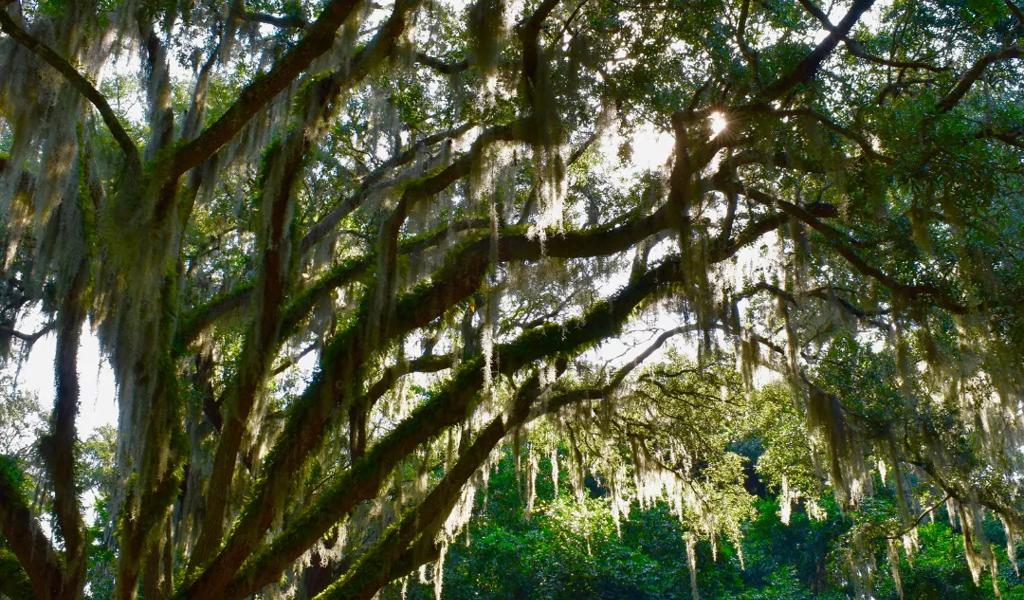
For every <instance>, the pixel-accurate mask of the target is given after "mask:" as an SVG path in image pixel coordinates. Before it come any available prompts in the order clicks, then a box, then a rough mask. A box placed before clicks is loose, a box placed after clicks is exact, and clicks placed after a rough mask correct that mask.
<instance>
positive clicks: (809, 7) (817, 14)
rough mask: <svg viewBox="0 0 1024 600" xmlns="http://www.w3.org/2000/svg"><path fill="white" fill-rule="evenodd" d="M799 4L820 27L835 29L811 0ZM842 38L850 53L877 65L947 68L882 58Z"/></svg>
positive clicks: (940, 69)
mask: <svg viewBox="0 0 1024 600" xmlns="http://www.w3.org/2000/svg"><path fill="white" fill-rule="evenodd" d="M800 4H801V5H802V6H803V7H804V9H805V10H806V11H807V12H809V13H811V15H812V16H814V18H815V19H817V20H818V22H819V23H821V25H822V27H824V28H825V30H826V31H836V29H837V28H836V26H835V25H833V24H832V22H831V21H829V20H828V15H826V14H825V12H824V11H822V10H821V9H820V8H818V6H817V5H816V4H815V3H814V2H813V1H812V0H800ZM842 39H843V44H845V45H846V50H847V51H848V52H849V53H850V54H852V55H853V56H856V57H857V58H860V59H863V60H866V61H868V62H872V63H875V64H879V65H885V66H887V67H894V68H897V69H922V70H925V71H933V72H936V73H942V72H944V71H948V70H949V67H937V66H935V65H933V64H930V63H926V62H923V61H917V60H892V59H889V58H882V57H881V56H875V55H874V54H871V53H869V52H868V51H867V50H865V49H864V44H863V43H862V42H860V41H858V40H855V39H853V38H851V37H849V35H846V34H844V35H843V38H842Z"/></svg>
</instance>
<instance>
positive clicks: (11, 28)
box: [0, 7, 140, 169]
mask: <svg viewBox="0 0 1024 600" xmlns="http://www.w3.org/2000/svg"><path fill="white" fill-rule="evenodd" d="M0 30H3V31H4V33H6V34H7V35H9V36H11V38H12V39H13V40H14V41H16V42H18V43H19V44H21V45H22V46H24V47H25V48H26V49H27V50H29V51H30V52H32V53H33V54H35V55H36V56H38V57H39V58H41V59H43V61H45V62H46V63H47V64H48V65H50V66H51V67H53V68H54V69H56V70H57V71H58V72H59V73H60V74H61V75H63V76H64V78H65V79H67V81H68V83H70V84H71V86H72V87H73V88H75V89H76V90H77V91H78V93H80V94H82V96H84V97H85V99H86V100H88V101H89V102H90V103H91V104H92V105H93V106H94V107H96V110H98V111H99V113H100V117H102V119H103V123H104V124H106V126H107V129H109V130H110V133H111V134H112V135H113V136H114V140H115V141H116V142H117V145H118V146H119V147H120V148H121V152H122V153H123V154H124V157H125V159H126V160H127V161H128V164H129V165H130V166H131V167H132V168H136V169H137V168H138V167H139V165H140V162H139V149H138V148H137V147H136V146H135V142H133V141H132V138H131V136H129V135H128V132H127V131H125V129H124V125H122V124H121V121H120V120H119V119H118V118H117V115H115V114H114V110H113V109H112V108H110V104H109V103H108V102H107V99H106V98H105V97H104V96H103V94H101V93H100V92H99V90H97V89H96V88H95V87H94V86H93V84H92V83H90V82H89V80H88V79H86V78H85V77H84V76H83V75H82V74H81V73H79V72H78V71H77V70H76V69H75V68H74V67H73V66H71V63H69V62H68V61H67V60H65V59H64V58H63V57H62V56H60V55H59V54H57V52H56V51H54V50H53V49H52V48H50V47H49V46H47V45H46V44H44V43H42V42H41V41H39V40H37V39H36V38H34V37H32V35H31V34H30V33H28V32H27V31H25V30H24V29H22V28H21V27H19V26H18V24H17V23H15V22H14V19H12V18H11V15H10V14H8V12H7V11H6V10H5V9H4V8H3V7H0Z"/></svg>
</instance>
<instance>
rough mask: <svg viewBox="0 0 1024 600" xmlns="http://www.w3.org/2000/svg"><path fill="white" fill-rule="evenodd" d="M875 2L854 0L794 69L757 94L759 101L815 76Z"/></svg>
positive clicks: (779, 94)
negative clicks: (829, 30) (842, 15)
mask: <svg viewBox="0 0 1024 600" xmlns="http://www.w3.org/2000/svg"><path fill="white" fill-rule="evenodd" d="M872 4H874V0H854V2H853V6H851V7H850V11H849V12H848V13H846V16H845V17H843V19H842V20H841V21H839V24H838V25H836V26H835V28H834V29H833V30H832V31H831V32H830V33H829V34H828V35H827V36H825V39H823V40H822V41H821V42H820V43H819V44H818V45H817V46H816V47H815V48H814V50H812V51H811V52H810V54H808V55H807V56H805V57H804V59H803V60H801V61H800V63H799V64H797V65H796V67H794V68H793V70H792V71H790V72H788V73H786V74H785V75H783V76H782V77H780V78H778V79H776V80H775V81H774V82H772V83H771V84H769V85H768V86H767V87H765V88H764V89H762V90H761V91H760V92H759V93H758V94H757V101H758V102H761V103H764V102H771V101H772V100H777V99H779V98H781V97H782V96H784V95H785V94H786V93H788V92H789V90H790V89H792V88H793V87H794V86H796V85H797V84H800V83H803V82H805V81H807V80H809V79H810V78H812V77H814V74H815V73H816V72H817V71H818V67H820V66H821V63H823V62H824V61H825V59H826V58H828V56H829V54H831V53H832V51H833V50H835V48H836V46H837V45H838V44H839V42H840V41H842V40H843V39H844V38H845V37H846V36H847V35H849V33H850V30H852V29H853V26H854V25H855V24H856V23H857V21H858V20H860V17H861V15H862V14H864V12H865V11H867V10H868V9H869V8H871V5H872Z"/></svg>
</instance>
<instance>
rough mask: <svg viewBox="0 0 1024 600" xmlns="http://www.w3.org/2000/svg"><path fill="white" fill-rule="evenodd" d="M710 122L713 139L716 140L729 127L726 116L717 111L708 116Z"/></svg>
mask: <svg viewBox="0 0 1024 600" xmlns="http://www.w3.org/2000/svg"><path fill="white" fill-rule="evenodd" d="M708 120H709V121H711V139H715V138H716V137H717V136H718V134H719V133H722V132H723V131H724V130H725V127H726V126H727V125H728V122H727V121H726V120H725V114H724V113H721V112H719V111H717V110H716V111H715V112H713V113H711V115H709V116H708Z"/></svg>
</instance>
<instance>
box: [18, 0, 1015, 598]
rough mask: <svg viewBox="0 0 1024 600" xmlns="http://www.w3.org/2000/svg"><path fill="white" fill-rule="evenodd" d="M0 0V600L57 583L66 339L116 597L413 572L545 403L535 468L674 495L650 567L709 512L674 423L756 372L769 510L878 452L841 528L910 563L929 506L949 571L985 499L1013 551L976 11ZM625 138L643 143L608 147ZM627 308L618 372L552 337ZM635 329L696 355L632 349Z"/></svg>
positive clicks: (726, 466)
mask: <svg viewBox="0 0 1024 600" xmlns="http://www.w3.org/2000/svg"><path fill="white" fill-rule="evenodd" d="M0 4H3V7H2V8H0V30H2V32H3V36H2V37H0V73H2V78H0V144H2V146H0V147H2V148H3V150H4V152H5V154H3V156H2V158H0V215H2V222H3V224H4V229H3V232H2V243H3V249H4V259H3V260H4V263H3V265H4V266H3V285H2V289H0V301H2V305H0V317H2V322H0V340H2V341H3V344H4V348H5V349H6V350H7V351H8V359H7V360H10V361H17V360H18V359H19V358H22V357H24V356H25V355H26V349H27V347H28V346H30V345H31V343H32V342H33V341H34V340H36V339H38V338H39V337H40V336H41V335H45V334H47V333H49V332H51V331H52V332H54V333H55V336H56V355H55V356H54V379H55V402H54V407H53V411H52V416H51V417H50V422H49V425H48V429H47V430H46V432H45V433H44V434H43V435H41V436H40V439H39V440H38V443H37V448H38V453H39V456H40V457H41V460H42V464H41V466H42V469H41V470H40V471H39V472H38V473H37V475H36V476H30V475H31V474H27V473H26V468H27V466H26V464H25V462H24V461H21V462H19V461H17V460H14V459H5V462H4V463H3V468H2V479H0V534H2V538H0V540H2V546H0V550H2V553H0V558H2V560H3V567H2V568H3V570H2V571H0V573H4V574H5V577H4V587H3V589H2V590H0V593H3V594H6V595H9V596H17V595H24V594H34V595H36V596H38V597H46V598H49V597H54V598H73V597H78V596H81V595H82V594H83V593H84V590H85V589H86V586H87V584H89V589H90V590H92V589H93V588H94V587H95V586H98V585H99V584H98V582H95V581H90V578H91V577H92V576H93V575H95V571H94V570H87V563H88V562H89V561H88V560H87V559H88V557H89V553H90V550H89V548H90V545H92V544H93V543H94V542H95V540H93V539H92V538H93V536H91V535H90V534H89V533H88V531H87V529H86V525H85V517H84V512H83V499H82V496H81V493H80V492H81V489H80V488H81V487H82V485H83V484H82V482H81V478H80V474H79V473H76V464H78V463H79V462H80V461H78V458H80V457H79V456H78V455H79V453H80V449H79V448H78V446H77V445H76V440H77V433H76V415H77V413H78V400H79V381H78V372H77V368H76V366H77V363H78V347H79V342H80V337H81V335H82V331H83V325H86V324H88V325H91V326H92V327H93V328H94V329H95V331H96V333H97V335H98V336H99V339H100V341H101V344H102V347H103V349H104V352H105V353H106V356H107V357H108V358H109V360H110V362H111V365H112V367H113V369H114V372H115V376H116V379H117V385H118V398H117V400H118V406H119V415H118V426H117V435H116V438H117V441H116V443H117V448H116V472H115V474H114V476H113V478H112V481H111V482H110V483H109V485H107V487H108V488H110V489H108V490H107V493H108V495H109V511H110V515H111V532H110V535H109V538H110V539H109V547H110V549H111V550H112V551H113V559H112V560H113V563H114V564H113V566H112V568H111V572H110V574H109V576H110V577H111V578H112V580H113V582H114V589H113V594H114V595H115V596H116V597H118V598H130V597H134V596H137V595H142V596H143V597H145V598H159V597H178V598H242V597H247V596H251V595H254V594H264V595H273V594H274V593H278V592H283V593H286V594H293V593H297V592H296V590H297V589H298V586H299V585H300V583H301V584H302V586H303V587H302V590H303V593H304V594H309V595H317V597H323V598H350V597H352V598H357V597H358V598H369V597H372V596H373V595H374V594H375V593H376V592H377V591H378V590H380V589H381V588H382V586H385V585H387V584H388V583H389V582H391V581H393V580H395V579H398V578H401V577H404V576H406V575H408V574H409V573H411V572H413V571H415V570H416V569H417V568H418V567H420V566H421V565H424V564H427V563H435V564H439V563H441V562H442V561H443V556H444V549H445V547H446V545H447V543H448V541H449V540H450V539H451V538H452V536H454V535H455V534H456V533H457V532H458V531H459V530H460V527H461V525H462V524H463V523H464V521H465V519H466V518H467V517H468V516H469V514H470V513H471V511H472V505H473V502H472V499H473V494H474V490H476V489H478V488H483V487H485V486H486V474H487V472H488V462H489V460H491V458H492V457H493V456H494V454H495V449H496V448H497V447H499V446H500V445H501V444H503V443H506V442H509V441H511V442H512V443H513V445H515V446H516V447H517V448H518V449H519V451H520V452H521V453H523V454H522V459H521V460H522V462H523V463H524V465H525V466H524V468H525V469H531V468H535V467H531V466H530V465H531V464H533V465H535V464H536V463H535V456H536V452H539V451H541V449H543V448H550V447H552V444H551V443H550V442H544V441H543V440H541V439H540V438H539V437H537V436H541V434H542V433H543V432H545V431H546V432H548V433H547V434H546V435H549V436H556V437H558V439H567V440H569V441H570V442H571V444H570V445H571V447H573V448H575V450H574V451H572V452H570V453H569V456H565V457H564V459H565V460H569V461H571V462H572V464H573V465H575V466H573V467H572V470H573V472H574V473H576V475H575V476H574V479H575V480H576V485H577V486H579V485H581V483H580V481H581V480H582V473H584V472H585V471H590V472H593V473H595V474H598V475H600V476H602V477H604V478H605V479H608V480H610V481H612V482H614V483H613V485H614V489H615V494H614V495H615V498H616V500H615V501H616V502H621V503H624V506H626V507H628V504H629V502H630V500H631V499H640V500H641V501H643V502H648V501H652V500H653V498H655V497H659V498H663V499H666V500H668V501H669V503H670V504H674V505H676V506H677V507H678V513H679V515H680V516H681V518H684V519H689V521H688V522H689V523H690V524H691V525H692V527H691V528H690V532H691V533H690V534H688V535H689V537H688V538H687V540H688V541H687V545H688V547H690V548H691V552H690V554H691V556H692V554H693V553H692V544H693V543H694V541H695V540H696V539H697V538H698V537H703V538H708V539H710V538H715V537H716V536H717V537H718V538H724V539H734V538H735V537H736V536H737V535H738V534H739V526H738V523H739V522H740V521H741V520H742V518H744V517H743V515H744V514H749V511H748V509H747V508H744V506H746V504H745V502H748V501H746V500H744V499H743V497H742V496H741V495H739V492H738V491H737V490H736V486H735V485H734V484H735V483H736V481H735V474H736V472H737V471H736V470H737V469H738V468H740V466H739V463H738V462H737V461H738V458H737V457H735V456H732V457H731V456H730V455H729V454H728V453H727V452H726V450H727V447H726V444H725V442H726V441H727V438H728V429H727V428H726V429H723V428H722V427H724V426H725V425H724V424H723V423H724V422H722V421H717V420H715V419H708V417H707V415H708V414H709V412H710V413H713V412H714V411H715V410H716V409H715V407H720V406H721V405H723V404H724V405H729V402H730V399H734V400H735V399H738V398H745V399H746V400H745V401H744V403H742V406H744V407H745V408H744V410H746V411H748V412H750V411H755V412H756V411H757V410H758V409H757V407H758V406H759V404H758V402H757V400H758V399H759V398H763V396H759V395H758V394H756V393H752V392H751V393H749V394H748V393H747V392H744V391H742V388H743V387H744V386H746V388H747V389H748V390H752V388H754V387H756V385H757V384H758V382H759V381H760V380H761V375H760V373H762V372H763V369H766V368H767V369H772V370H775V371H777V372H779V373H781V374H782V375H783V376H784V377H785V378H786V380H787V381H788V382H789V391H788V394H789V395H790V396H791V397H792V399H791V402H792V403H793V410H794V411H796V413H795V414H798V415H800V416H801V418H805V419H806V422H802V423H803V425H802V427H803V428H804V429H802V430H799V431H797V428H794V427H793V426H792V424H790V425H788V426H787V427H788V429H785V428H783V429H782V430H777V429H773V430H772V431H776V432H779V433H778V435H780V436H784V435H785V434H786V432H787V431H788V432H789V433H790V434H793V437H791V438H790V439H791V440H799V441H800V442H801V443H795V442H794V443H790V444H788V445H787V444H784V443H780V445H779V446H778V448H779V449H778V452H777V456H776V458H777V459H778V460H777V461H776V463H775V464H776V469H775V471H774V473H775V476H776V477H777V481H778V484H779V485H780V486H781V487H782V489H783V494H784V495H785V496H786V497H787V498H790V499H797V498H800V497H805V498H813V497H814V496H815V493H816V492H817V491H820V490H821V489H822V487H821V486H823V485H825V484H826V482H827V485H829V486H830V488H831V489H832V490H833V491H834V493H835V495H836V497H837V498H838V499H839V500H840V502H841V504H842V505H843V506H844V507H845V508H846V509H848V510H850V511H853V512H854V514H855V511H856V508H857V506H858V505H859V503H860V502H862V501H863V499H864V498H865V497H866V496H867V495H870V494H871V491H872V489H871V488H872V485H873V482H875V481H876V479H875V475H877V474H880V475H881V478H882V480H883V481H885V482H888V485H892V486H895V488H896V489H897V490H898V495H899V497H900V499H901V506H902V507H903V510H902V516H899V517H898V518H895V519H894V520H893V522H892V527H891V528H890V530H889V531H886V532H881V533H879V532H872V531H869V530H868V529H867V528H865V529H864V530H863V535H861V537H862V538H867V537H868V536H870V535H885V536H888V537H889V538H891V539H892V540H902V542H901V543H900V544H899V545H898V547H897V544H892V545H891V551H893V552H911V551H912V550H913V546H914V541H913V540H914V534H913V531H914V525H915V524H916V523H917V522H918V521H919V513H920V512H921V511H926V510H928V509H930V508H933V506H934V503H935V502H937V501H941V502H948V503H949V506H950V510H951V512H952V513H954V514H956V515H957V516H958V521H959V524H960V527H961V530H962V533H963V538H964V543H965V545H966V546H965V547H966V549H967V552H966V555H967V557H968V562H969V564H970V567H971V570H972V573H973V574H974V576H975V578H976V579H977V577H978V576H979V574H980V573H981V572H982V571H983V570H985V569H994V568H995V555H994V553H993V552H992V550H991V547H990V545H989V542H988V541H987V540H986V538H985V536H984V531H983V530H982V529H981V527H980V522H981V519H982V518H983V516H984V515H985V514H986V513H989V514H994V515H997V516H998V517H999V518H1001V519H1002V520H1003V522H1004V523H1005V525H1006V530H1007V535H1008V538H1009V539H1010V548H1009V549H1010V550H1011V552H1010V555H1011V556H1012V555H1013V552H1012V550H1013V546H1014V544H1015V543H1016V541H1017V540H1018V539H1019V536H1020V533H1021V531H1024V513H1022V512H1021V509H1022V499H1021V491H1022V490H1021V489H1020V478H1019V476H1018V475H1019V472H1020V469H1021V467H1022V464H1021V462H1022V460H1021V459H1022V456H1021V453H1020V448H1021V445H1022V444H1021V443H1022V437H1021V433H1022V428H1021V427H1022V424H1024V423H1022V418H1024V415H1022V412H1021V411H1022V406H1021V400H1022V395H1021V394H1022V390H1024V387H1022V385H1024V379H1022V375H1024V373H1022V370H1021V366H1020V365H1021V363H1020V356H1021V351H1022V350H1024V313H1022V310H1021V308H1020V306H1021V303H1020V298H1021V297H1022V295H1024V277H1022V275H1024V271H1022V266H1024V249H1022V246H1021V244H1020V239H1021V234H1022V225H1024V218H1022V217H1024V214H1022V211H1024V202H1022V200H1024V198H1022V194H1021V190H1022V189H1024V188H1022V184H1024V166H1022V165H1024V163H1022V158H1024V154H1022V152H1024V104H1022V103H1021V102H1020V98H1021V97H1024V89H1022V88H1024V85H1022V84H1024V78H1022V71H1021V68H1020V67H1021V64H1020V59H1021V54H1022V34H1024V13H1022V10H1021V8H1020V7H1019V6H1018V5H1017V4H1015V3H1014V2H1013V1H1012V0H969V1H963V2H958V1H924V2H921V1H914V2H911V1H905V0H893V1H892V2H886V3H882V2H877V3H876V2H873V1H872V0H853V1H851V2H839V3H831V5H828V6H826V5H823V4H819V3H817V2H816V1H814V0H799V2H782V1H775V0H762V1H759V2H751V1H750V0H697V1H693V2H683V1H682V0H666V1H653V0H652V1H648V2H639V3H637V2H616V1H610V0H590V1H587V0H566V1H564V2H563V1H560V0H542V1H540V2H536V1H533V0H526V1H524V2H516V3H511V2H505V1H503V0H478V1H477V2H472V3H468V4H464V3H456V2H451V3H449V2H444V1H441V0H436V1H429V2H424V1H421V0H395V1H394V2H393V3H389V4H387V5H385V6H381V5H380V4H377V3H364V2H358V1H356V0H330V1H322V2H296V1H293V0H286V1H277V0H267V1H256V0H253V1H250V2H245V1H243V0H232V1H230V2H213V1H206V0H201V1H199V2H179V1H177V0H168V1H163V2H151V1H147V0H133V1H113V2H110V1H108V2H91V1H81V2H79V1H75V2H63V1H60V0H46V1H36V2H28V1H26V2H12V1H11V0H6V1H3V2H0ZM723 124H724V128H723V127H722V125H723ZM649 129H653V130H657V131H661V132H665V133H667V134H668V135H670V136H671V137H672V139H673V140H674V148H673V151H672V156H671V158H670V160H669V162H668V163H667V165H666V168H665V169H664V171H659V170H654V171H650V172H641V171H639V170H637V169H631V170H625V169H623V168H620V165H621V166H625V165H627V164H628V163H629V162H630V155H631V153H632V152H635V151H636V148H631V147H630V145H631V144H630V140H631V139H635V140H640V141H637V142H636V143H643V142H642V139H643V138H642V137H635V138H634V136H633V135H632V132H634V131H636V130H641V131H643V130H649ZM616 143H618V145H619V146H620V147H619V148H617V149H615V148H610V146H614V145H616ZM602 284H603V285H602ZM602 289H604V290H615V291H612V292H609V293H603V292H602V291H601V290H602ZM30 309H35V310H37V311H41V312H42V313H43V314H44V315H46V316H47V318H48V319H49V321H48V322H47V324H45V325H44V327H43V329H42V330H40V331H25V330H23V329H19V317H20V316H22V315H23V314H25V312H26V311H27V310H30ZM653 313H660V314H662V315H663V316H664V315H668V317H669V318H670V319H671V320H672V321H673V322H674V326H673V328H669V329H667V330H666V331H664V332H663V333H659V334H658V335H657V336H656V337H655V338H654V340H653V345H651V346H648V347H645V348H643V349H642V350H641V351H640V354H639V356H637V357H636V359H635V360H633V359H631V360H630V361H628V362H626V363H624V364H619V363H616V364H611V365H603V364H602V363H601V362H600V360H599V358H598V356H599V355H600V353H594V352H588V350H590V349H592V348H594V347H595V346H597V345H600V344H601V343H602V342H603V341H605V340H610V339H613V338H616V337H618V336H619V335H620V334H621V332H622V331H624V328H628V327H630V324H631V323H636V322H638V321H639V320H642V319H645V318H649V317H650V315H651V314H653ZM663 320H664V319H661V320H659V322H662V321H663ZM676 336H681V337H685V338H686V339H689V340H691V342H692V345H694V347H696V348H697V349H698V354H699V355H700V356H699V360H698V361H697V363H694V364H696V365H697V366H693V365H691V366H688V367H685V368H687V369H698V373H699V374H700V375H701V377H698V378H697V382H696V383H695V382H694V380H693V378H682V379H681V377H682V374H681V373H679V372H674V371H673V369H676V370H678V369H679V368H680V367H679V364H681V363H678V362H676V363H666V364H667V365H668V366H666V365H662V366H661V367H657V368H655V370H654V371H647V370H644V369H643V368H639V367H640V366H641V363H642V362H643V361H644V360H645V359H646V358H648V357H649V355H651V354H652V353H654V352H655V351H656V350H658V349H659V347H661V346H662V345H664V344H666V343H668V341H669V340H670V338H672V339H679V338H677V337H676ZM307 356H309V357H315V360H316V367H315V369H314V371H313V373H312V375H310V376H308V377H303V376H302V373H301V371H297V370H296V369H295V368H294V365H295V364H297V363H300V362H302V359H303V358H305V357H307ZM728 356H733V357H735V359H736V360H738V362H739V364H740V372H741V374H742V377H739V379H737V377H736V376H732V375H729V374H728V371H727V370H722V369H723V367H722V366H721V365H722V361H723V360H726V359H727V357H728ZM673 365H674V366H673ZM659 369H660V370H659ZM428 374H432V375H428ZM702 377H703V379H702ZM700 381H703V382H704V383H700ZM638 394H640V395H644V396H645V397H648V398H651V399H652V400H650V401H649V402H644V401H640V400H637V398H638V396H637V395H638ZM620 409H621V410H620ZM780 410H781V409H780ZM752 414H753V413H752ZM786 422H787V423H788V421H786ZM763 424H764V426H765V427H767V428H769V429H770V428H771V427H774V426H776V425H777V426H780V427H781V426H782V425H785V423H781V422H780V421H778V419H774V420H773V418H772V417H771V414H766V415H764V418H763ZM531 436H534V437H535V438H537V439H535V440H534V441H533V442H531ZM587 440H591V441H594V442H597V441H600V442H601V443H600V444H596V443H595V444H587V443H586V442H587ZM545 443H547V444H548V445H547V446H545ZM603 446H606V447H603ZM556 447H557V446H556ZM602 447H603V448H602ZM615 457H618V458H615ZM627 458H628V459H629V460H626V459H627ZM876 465H879V466H876ZM33 490H35V492H38V493H33V494H31V495H30V491H33ZM33 496H35V497H36V498H37V499H38V498H44V500H43V501H36V500H33ZM713 499H714V500H715V501H709V500H713ZM716 507H717V508H718V509H719V512H716ZM41 511H42V512H45V513H46V514H40V512H41ZM44 524H45V526H44ZM864 546H865V544H860V543H855V544H853V547H852V550H851V553H852V555H855V556H853V560H852V561H851V564H852V565H854V567H853V568H852V569H851V577H853V578H854V580H855V581H856V582H858V583H859V584H860V585H861V589H862V590H865V593H867V590H868V589H869V587H870V579H871V572H872V568H873V567H872V565H873V557H872V556H869V555H868V554H869V553H866V552H861V551H859V550H858V548H862V547H864ZM691 563H692V561H691ZM692 567H695V565H693V564H691V568H692ZM438 572H440V569H438ZM8 573H9V574H10V576H9V577H8V576H6V574H8ZM87 573H89V576H87ZM8 582H10V583H8ZM438 584H440V582H438ZM438 589H439V590H440V588H438ZM695 593H696V591H695Z"/></svg>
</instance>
